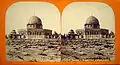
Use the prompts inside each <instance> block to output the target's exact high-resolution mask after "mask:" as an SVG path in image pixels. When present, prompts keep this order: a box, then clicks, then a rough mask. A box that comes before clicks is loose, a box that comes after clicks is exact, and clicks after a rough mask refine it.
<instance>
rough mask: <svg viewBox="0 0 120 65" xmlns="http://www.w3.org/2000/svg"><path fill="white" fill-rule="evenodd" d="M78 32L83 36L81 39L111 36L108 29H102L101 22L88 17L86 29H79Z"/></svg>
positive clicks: (93, 17)
mask: <svg viewBox="0 0 120 65" xmlns="http://www.w3.org/2000/svg"><path fill="white" fill-rule="evenodd" d="M76 32H78V33H77V34H79V33H80V34H81V35H80V37H83V38H88V39H99V38H107V37H108V34H109V30H108V29H101V28H100V24H99V20H98V19H97V18H96V17H95V16H90V17H88V18H87V20H86V23H85V24H84V29H77V30H76Z"/></svg>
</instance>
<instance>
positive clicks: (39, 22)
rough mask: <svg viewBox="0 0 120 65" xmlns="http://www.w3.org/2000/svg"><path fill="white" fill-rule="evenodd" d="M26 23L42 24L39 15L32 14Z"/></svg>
mask: <svg viewBox="0 0 120 65" xmlns="http://www.w3.org/2000/svg"><path fill="white" fill-rule="evenodd" d="M28 24H42V21H41V19H40V18H39V17H37V16H32V17H31V18H30V19H29V22H28Z"/></svg>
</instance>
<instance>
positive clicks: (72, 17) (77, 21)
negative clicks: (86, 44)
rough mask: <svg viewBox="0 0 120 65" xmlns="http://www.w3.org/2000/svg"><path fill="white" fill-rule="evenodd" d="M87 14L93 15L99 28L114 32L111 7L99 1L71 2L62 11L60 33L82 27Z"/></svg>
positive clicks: (113, 18)
mask: <svg viewBox="0 0 120 65" xmlns="http://www.w3.org/2000/svg"><path fill="white" fill-rule="evenodd" d="M89 16H95V17H96V18H97V19H98V20H99V23H100V27H101V28H105V29H109V30H110V31H113V32H115V17H114V12H113V10H112V8H111V7H110V6H109V5H107V4H105V3H100V2H73V3H70V4H68V5H67V6H66V7H65V8H64V10H63V13H62V33H68V31H69V30H70V29H73V30H74V31H75V30H76V29H83V28H84V24H85V23H86V20H87V18H88V17H89Z"/></svg>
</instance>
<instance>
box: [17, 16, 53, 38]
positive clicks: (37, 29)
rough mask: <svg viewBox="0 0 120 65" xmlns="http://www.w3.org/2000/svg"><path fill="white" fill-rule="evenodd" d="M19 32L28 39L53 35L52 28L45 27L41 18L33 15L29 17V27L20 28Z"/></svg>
mask: <svg viewBox="0 0 120 65" xmlns="http://www.w3.org/2000/svg"><path fill="white" fill-rule="evenodd" d="M18 33H19V34H20V35H21V37H22V38H23V37H25V38H26V39H43V38H49V37H51V35H52V30H49V29H43V25H42V21H41V19H40V18H39V17H37V16H32V17H31V18H30V19H29V22H28V24H27V28H26V29H19V30H18ZM21 37H20V38H21Z"/></svg>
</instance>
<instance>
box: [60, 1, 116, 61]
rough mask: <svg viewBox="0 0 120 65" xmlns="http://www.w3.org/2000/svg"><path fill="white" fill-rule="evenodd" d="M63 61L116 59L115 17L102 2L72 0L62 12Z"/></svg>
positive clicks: (109, 8) (110, 9)
mask: <svg viewBox="0 0 120 65" xmlns="http://www.w3.org/2000/svg"><path fill="white" fill-rule="evenodd" d="M61 53H62V54H61V60H62V61H63V62H74V61H78V62H82V61H115V17H114V12H113V10H112V8H111V7H110V6H109V5H107V4H105V3H100V2H72V3H70V4H68V5H67V6H66V7H65V8H64V10H63V12H62V51H61Z"/></svg>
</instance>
